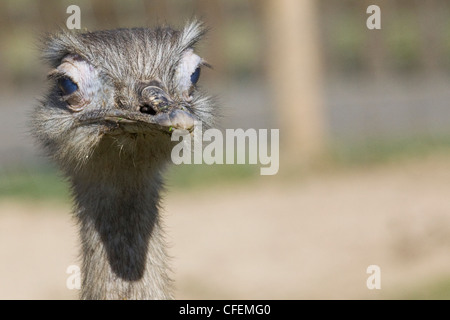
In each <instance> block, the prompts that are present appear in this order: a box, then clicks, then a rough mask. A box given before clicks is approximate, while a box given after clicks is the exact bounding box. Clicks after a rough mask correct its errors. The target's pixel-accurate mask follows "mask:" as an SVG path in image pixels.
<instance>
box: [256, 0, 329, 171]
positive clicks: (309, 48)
mask: <svg viewBox="0 0 450 320" xmlns="http://www.w3.org/2000/svg"><path fill="white" fill-rule="evenodd" d="M317 2H318V1H315V0H277V1H275V0H266V1H264V5H265V8H264V22H265V24H266V26H267V28H266V35H267V37H266V40H267V43H266V48H264V50H266V61H267V72H268V76H269V82H270V85H271V87H272V96H273V97H274V100H273V101H274V102H275V104H276V111H275V112H276V115H278V117H279V125H280V151H282V155H283V154H284V157H285V158H288V160H289V163H292V162H294V163H303V164H308V163H311V162H312V161H314V160H315V159H317V157H318V156H320V155H321V154H322V153H323V151H324V147H325V145H324V144H325V133H324V131H325V121H324V114H323V101H322V94H323V93H322V79H321V72H322V70H321V57H320V50H319V32H318V23H319V22H318V19H317Z"/></svg>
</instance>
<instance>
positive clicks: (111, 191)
mask: <svg viewBox="0 0 450 320" xmlns="http://www.w3.org/2000/svg"><path fill="white" fill-rule="evenodd" d="M204 33H205V28H204V27H203V25H202V23H201V22H198V21H193V22H190V23H188V24H187V25H186V26H185V27H184V28H183V29H182V30H174V29H172V28H170V27H158V28H153V29H150V28H132V29H115V30H106V31H95V32H78V33H76V32H75V33H72V32H69V31H61V32H60V33H57V34H52V35H49V36H47V37H46V41H45V42H44V43H45V44H44V48H43V57H44V60H45V61H47V63H49V64H50V66H51V67H52V68H53V69H52V70H51V71H50V73H49V76H48V78H49V81H50V88H49V92H48V94H47V95H46V96H45V98H44V99H42V101H41V102H40V103H39V105H38V106H37V107H36V108H35V110H34V112H33V117H32V127H33V131H32V132H33V135H34V136H35V137H36V138H37V141H39V142H40V144H41V145H42V146H43V149H44V150H45V151H46V153H47V154H48V155H49V156H50V157H51V158H52V159H53V160H54V161H55V162H56V164H57V165H58V166H59V167H60V169H61V171H62V172H63V174H64V176H65V177H66V178H67V180H68V181H69V183H70V186H71V191H72V195H73V199H74V216H75V220H76V221H77V225H78V227H79V235H80V241H81V274H82V277H81V280H82V282H81V283H82V288H81V291H80V298H81V299H173V288H172V281H171V279H170V270H169V267H168V263H167V260H168V256H167V253H166V248H165V240H164V233H163V230H162V223H161V219H160V214H159V212H158V211H159V208H160V192H161V189H162V173H163V170H164V168H165V167H166V164H167V163H168V162H169V161H170V154H171V149H172V147H173V144H174V142H172V141H171V133H172V132H173V130H174V129H185V130H189V131H192V129H193V127H194V121H201V122H202V123H204V124H206V125H208V124H210V125H211V123H212V121H213V118H214V117H213V116H212V113H213V109H214V106H213V103H212V102H211V99H210V98H209V97H207V96H206V95H204V94H203V93H202V92H201V91H200V90H199V89H198V87H197V81H198V80H199V76H200V68H201V67H202V66H204V65H207V63H206V62H205V61H204V60H203V59H202V58H200V57H199V56H198V55H196V54H195V53H194V46H195V45H196V43H197V42H198V41H199V40H200V38H201V37H202V36H203V34H204Z"/></svg>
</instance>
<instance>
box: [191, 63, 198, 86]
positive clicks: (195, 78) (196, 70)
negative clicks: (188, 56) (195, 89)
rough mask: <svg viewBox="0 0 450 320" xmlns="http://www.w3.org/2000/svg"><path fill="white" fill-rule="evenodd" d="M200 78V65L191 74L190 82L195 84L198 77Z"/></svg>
mask: <svg viewBox="0 0 450 320" xmlns="http://www.w3.org/2000/svg"><path fill="white" fill-rule="evenodd" d="M199 78H200V67H197V69H195V71H194V72H193V73H192V74H191V82H192V84H193V85H195V84H197V82H198V79H199Z"/></svg>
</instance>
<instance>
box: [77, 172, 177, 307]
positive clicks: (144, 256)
mask: <svg viewBox="0 0 450 320" xmlns="http://www.w3.org/2000/svg"><path fill="white" fill-rule="evenodd" d="M92 171H93V170H91V172H89V174H88V173H86V172H85V173H84V174H79V175H76V176H74V177H72V187H73V191H74V195H75V202H76V217H77V219H78V222H79V226H80V236H81V242H82V268H81V272H82V289H81V298H82V299H170V298H172V295H171V292H170V290H169V289H170V279H169V277H168V274H167V269H168V268H167V266H166V261H167V256H166V253H165V246H164V241H163V234H162V229H161V225H160V219H159V214H158V206H159V191H160V185H161V183H160V178H159V174H157V173H155V172H157V171H156V170H153V171H155V172H153V171H152V170H151V169H146V170H138V169H136V167H133V166H130V167H126V168H103V169H100V170H97V173H95V170H94V173H93V172H92Z"/></svg>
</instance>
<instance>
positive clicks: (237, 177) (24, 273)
mask: <svg viewBox="0 0 450 320" xmlns="http://www.w3.org/2000/svg"><path fill="white" fill-rule="evenodd" d="M391 149H393V150H391ZM398 150H399V148H391V147H389V146H386V145H384V146H382V145H379V147H377V148H367V150H366V151H365V152H362V151H361V152H356V154H359V155H360V156H361V153H364V154H365V156H364V157H363V159H358V157H357V156H355V155H352V152H347V151H345V150H344V149H342V150H341V154H340V156H337V155H334V156H333V160H332V161H331V160H330V161H324V163H323V164H320V165H318V168H312V169H310V170H309V171H304V172H302V173H298V174H292V172H289V173H286V172H285V171H284V170H283V167H282V166H281V167H280V173H279V176H275V177H260V176H258V170H255V168H252V167H239V166H230V167H228V169H226V166H223V168H222V167H220V168H213V167H205V168H202V167H199V168H195V169H194V168H190V169H189V170H186V169H185V168H175V169H172V170H171V172H169V179H168V187H167V188H168V192H167V194H166V196H165V199H164V212H163V216H164V221H165V226H166V232H167V235H168V241H169V243H170V249H169V252H170V255H171V256H172V257H173V258H172V262H171V264H172V267H173V278H174V279H175V284H176V297H177V298H180V299H182V298H186V299H221V298H223V299H309V298H311V299H321V298H323V299H403V298H405V299H420V298H424V299H429V298H432V299H448V298H450V254H449V252H450V201H449V200H448V195H449V194H450V152H448V148H446V147H445V144H442V145H441V146H440V147H439V146H435V147H433V148H428V147H427V148H425V149H423V148H422V149H421V148H417V147H416V148H411V150H409V149H408V148H403V151H398ZM407 150H409V151H407ZM412 150H415V151H412ZM371 152H372V155H370V154H371ZM367 157H369V159H368V158H367ZM256 169H257V168H256ZM227 170H231V171H228V172H227ZM4 177H6V178H7V179H2V180H1V181H2V186H1V189H0V190H1V191H2V197H1V199H0V257H1V261H2V263H1V264H0V298H2V299H18V298H24V299H73V298H77V290H69V289H68V288H67V286H66V281H67V279H68V277H69V274H67V273H66V269H67V268H68V267H69V266H70V265H77V264H78V245H77V233H76V225H75V222H74V221H73V220H72V218H71V216H70V210H71V204H70V197H69V195H68V191H67V186H66V185H65V184H64V183H62V182H61V179H60V178H59V177H58V176H57V175H56V174H55V173H54V172H53V171H51V170H48V171H45V170H43V171H39V173H37V172H36V171H34V170H29V171H28V172H27V173H22V174H19V173H17V172H16V173H13V172H12V171H10V172H9V173H8V174H4ZM5 181H9V182H5ZM369 265H378V266H379V267H380V269H381V289H379V290H369V289H368V288H367V286H366V281H367V278H368V277H369V276H370V275H369V274H367V273H366V269H367V267H368V266H369Z"/></svg>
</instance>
